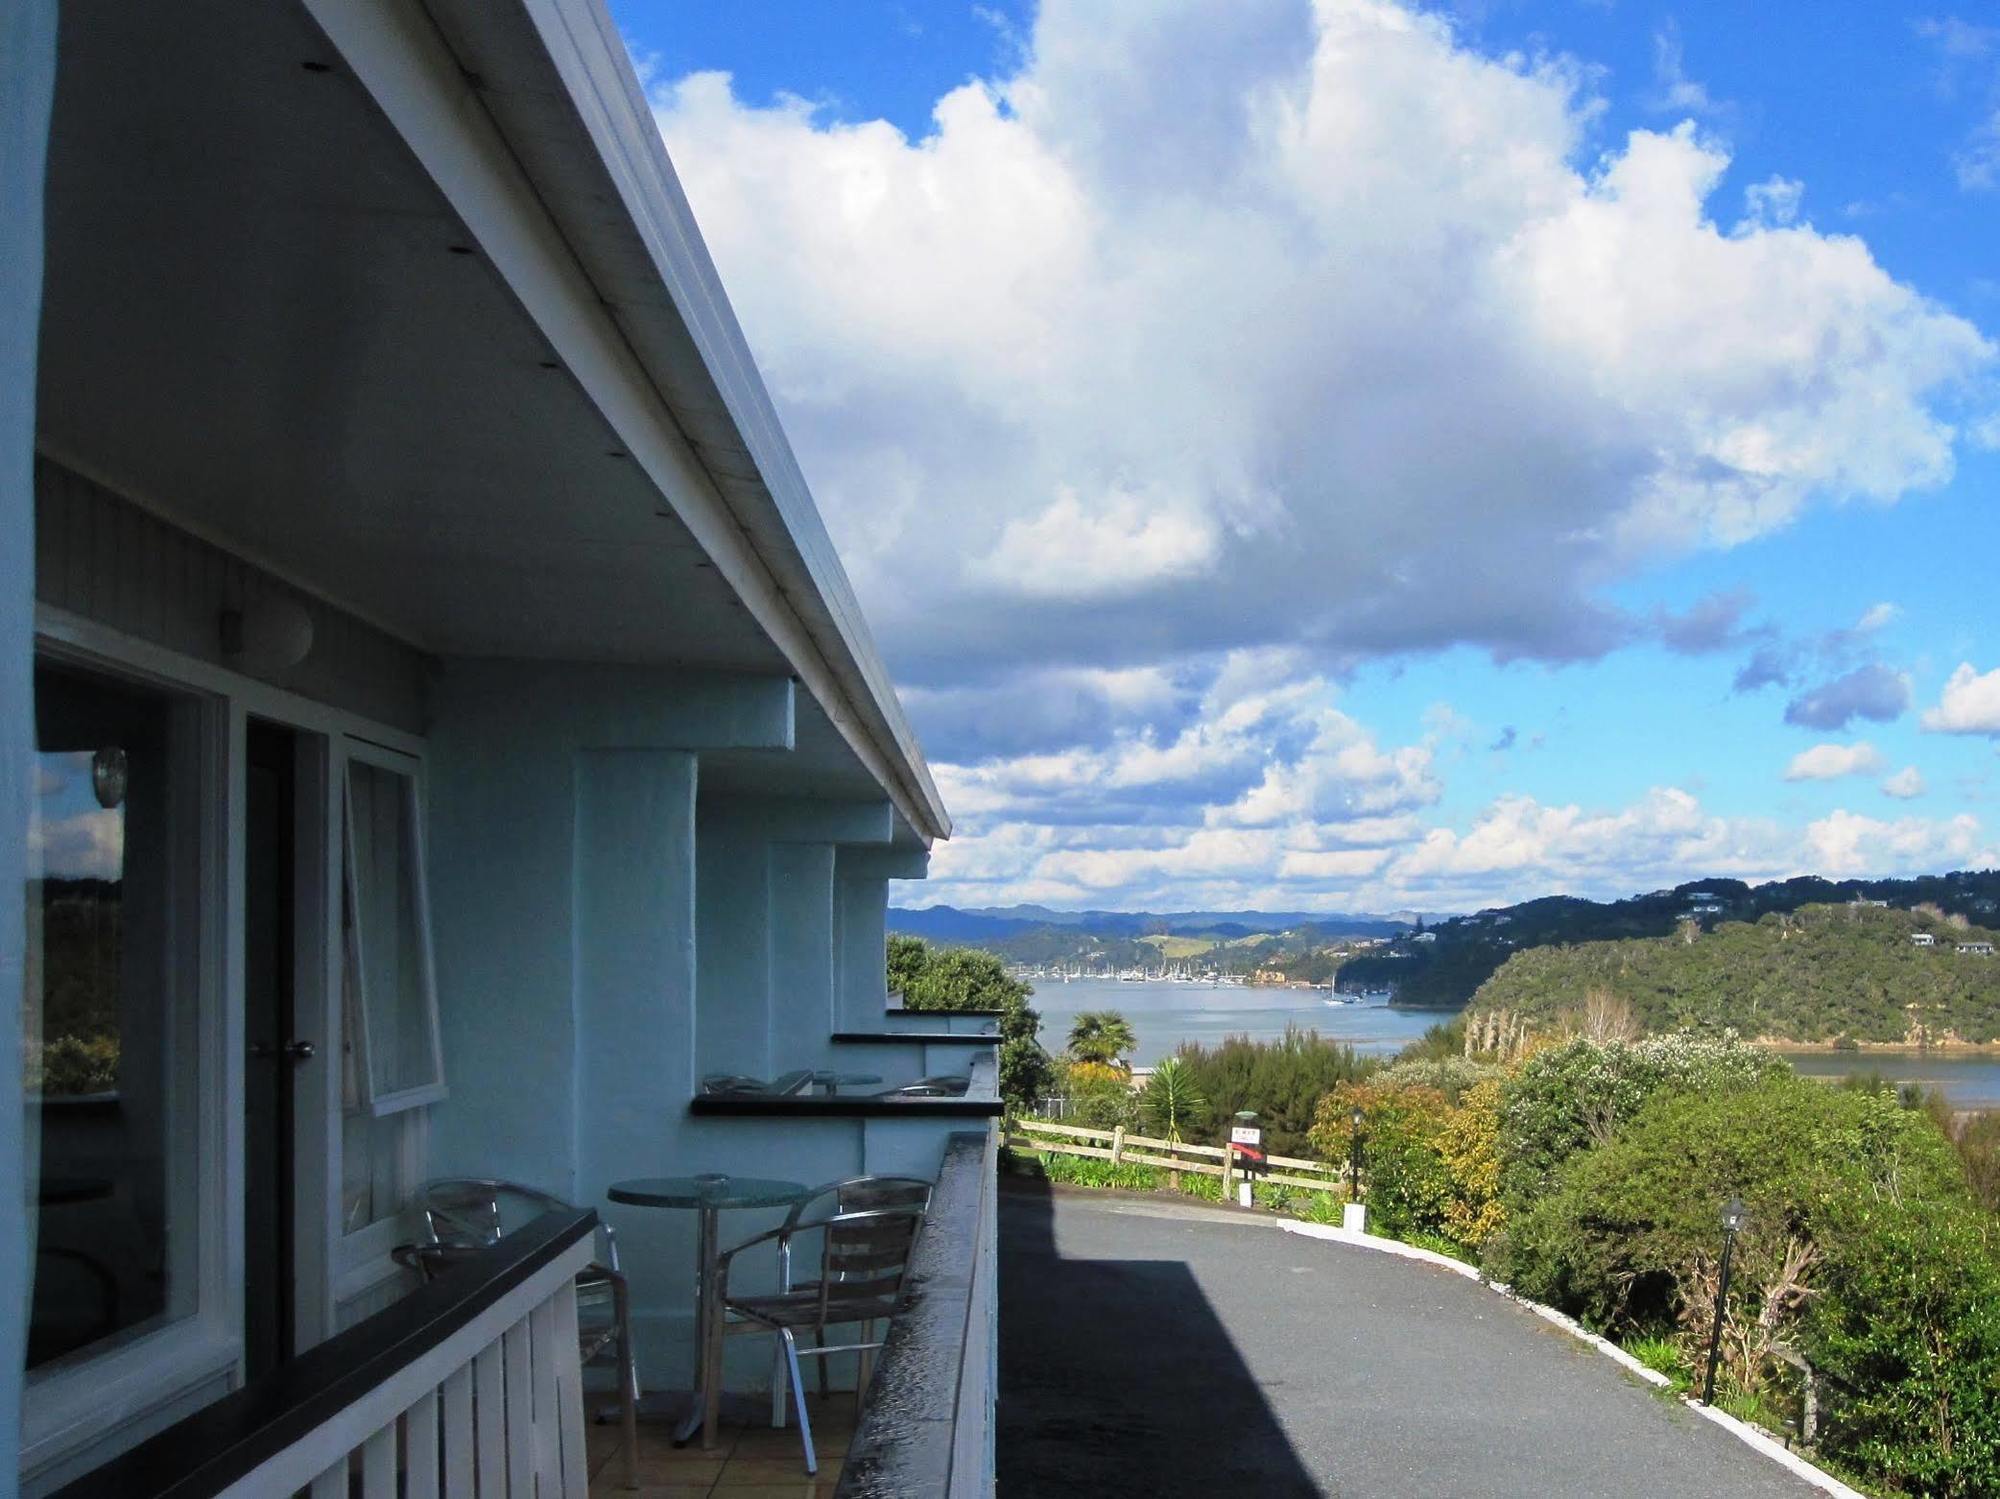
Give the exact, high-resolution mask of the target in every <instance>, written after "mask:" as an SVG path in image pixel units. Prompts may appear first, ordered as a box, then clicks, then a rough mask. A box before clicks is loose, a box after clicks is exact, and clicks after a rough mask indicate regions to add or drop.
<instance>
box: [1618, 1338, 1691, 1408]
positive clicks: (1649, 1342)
mask: <svg viewBox="0 0 2000 1499" xmlns="http://www.w3.org/2000/svg"><path fill="white" fill-rule="evenodd" d="M1625 1351H1626V1352H1627V1353H1629V1354H1631V1355H1632V1357H1634V1358H1635V1359H1637V1360H1638V1361H1639V1362H1640V1363H1641V1364H1644V1365H1645V1366H1646V1367H1647V1368H1648V1369H1651V1370H1652V1371H1653V1372H1654V1373H1655V1374H1664V1375H1666V1377H1667V1378H1668V1380H1670V1381H1671V1382H1672V1385H1673V1390H1674V1393H1675V1394H1677V1395H1683V1394H1686V1393H1687V1392H1688V1391H1689V1390H1691V1389H1693V1388H1694V1371H1693V1370H1692V1369H1690V1368H1689V1367H1688V1363H1687V1360H1686V1358H1684V1357H1683V1356H1682V1354H1681V1350H1680V1345H1679V1344H1677V1343H1676V1342H1674V1340H1673V1339H1672V1338H1660V1337H1651V1338H1631V1339H1629V1340H1627V1342H1626V1343H1625Z"/></svg>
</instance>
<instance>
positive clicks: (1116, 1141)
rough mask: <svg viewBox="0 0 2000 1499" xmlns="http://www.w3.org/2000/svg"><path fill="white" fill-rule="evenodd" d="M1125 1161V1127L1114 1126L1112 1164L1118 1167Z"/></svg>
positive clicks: (1120, 1125) (1112, 1133) (1112, 1132)
mask: <svg viewBox="0 0 2000 1499" xmlns="http://www.w3.org/2000/svg"><path fill="white" fill-rule="evenodd" d="M1124 1159H1125V1126H1124V1125H1122V1124H1119V1125H1114V1126H1113V1127H1112V1130H1111V1164H1112V1165H1114V1166H1116V1165H1117V1164H1119V1162H1121V1161H1123V1160H1124Z"/></svg>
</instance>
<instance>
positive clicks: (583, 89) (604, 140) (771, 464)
mask: <svg viewBox="0 0 2000 1499" xmlns="http://www.w3.org/2000/svg"><path fill="white" fill-rule="evenodd" d="M488 3H489V4H490V3H491V0H488ZM512 3H513V4H514V5H516V6H518V7H519V11H520V13H521V14H522V15H523V16H524V18H525V19H526V20H527V21H528V22H529V23H530V25H532V27H533V28H534V30H535V32H536V34H537V35H538V36H539V37H540V39H541V42H542V46H543V47H544V49H545V50H546V54H547V56H546V63H547V64H548V65H549V66H552V67H553V68H554V70H555V73H556V75H557V77H558V79H559V80H560V83H561V87H562V89H563V92H564V93H565V94H566V96H567V101H568V103H569V105H570V107H571V108H572V110H574V112H575V116H576V121H577V123H578V124H579V125H580V126H581V128H582V129H583V131H584V132H586V135H587V141H584V142H579V144H580V145H583V144H587V146H588V148H589V149H590V151H591V152H592V155H593V157H594V161H593V165H594V166H595V167H596V168H597V169H598V170H599V171H601V172H603V173H604V174H605V175H606V176H607V177H608V179H609V180H610V182H611V183H612V185H613V186H614V188H615V189H616V191H617V192H618V194H619V197H620V200H621V203H622V206H623V209H624V218H625V220H626V222H625V223H623V224H620V225H618V226H617V227H618V228H620V229H629V231H630V232H631V233H632V234H633V235H634V236H635V237H636V238H637V240H638V241H639V242H640V243H641V244H642V245H643V246H644V249H645V252H646V254H647V257H648V258H649V259H650V261H651V263H652V265H653V268H654V271H655V273H656V274H657V275H658V276H659V279H660V283H661V285H662V287H663V288H664V290H665V291H666V293H667V295H668V297H669V298H670V299H671V301H672V304H673V307H674V310H675V311H676V312H677V313H678V314H679V316H680V319H681V322H682V325H683V327H684V329H685V332H686V334H687V336H688V337H689V338H690V339H691V340H692V341H693V342H694V344H695V346H696V348H697V349H698V351H699V353H700V356H701V359H702V363H703V366H704V369H705V372H706V375H707V377H708V379H709V380H710V381H711V382H712V383H713V385H714V387H715V393H716V396H717V399H718V403H719V405H720V406H721V407H722V409H723V410H724V411H725V412H726V413H727V416H728V419H729V421H730V422H731V423H732V424H733V425H734V427H735V429H736V432H737V434H738V437H739V439H740V441H741V443H742V446H743V448H744V450H745V451H746V452H747V453H748V454H749V455H750V457H751V459H752V461H753V462H754V464H755V467H756V470H757V474H758V477H759V479H760V480H761V483H760V484H759V485H758V486H757V487H758V489H759V490H761V492H762V498H763V499H764V500H765V501H766V503H767V506H768V513H767V515H764V516H756V515H748V516H746V515H742V514H741V513H740V511H739V513H738V520H739V524H741V526H742V530H743V532H744V535H745V539H746V540H747V541H748V543H749V545H750V546H751V548H752V549H753V550H754V551H755V552H756V553H757V554H758V556H759V557H760V559H761V560H762V561H763V562H764V563H765V565H766V566H767V567H768V568H769V569H770V572H771V575H772V577H773V579H774V580H775V582H776V584H777V588H778V591H779V592H780V593H781V594H782V595H783V601H784V604H785V605H786V606H787V607H788V608H789V610H790V611H791V612H792V613H793V614H795V615H796V616H797V618H798V620H799V623H800V624H801V625H802V626H803V627H804V629H805V632H806V634H807V635H808V636H809V637H810V638H811V640H812V642H813V644H814V645H815V646H816V647H817V649H818V653H819V654H820V656H821V657H822V658H823V664H824V666H825V668H826V669H827V670H828V671H829V672H830V673H831V675H832V677H833V679H834V683H835V684H837V685H838V688H839V690H840V695H841V696H842V697H844V698H845V699H846V700H847V701H846V704H845V705H844V706H846V707H847V708H848V709H849V710H850V712H852V713H853V715H854V717H856V718H858V719H859V720H860V722H859V723H858V724H854V723H852V722H851V720H850V717H849V713H843V712H842V711H841V707H842V706H843V705H841V704H837V703H834V702H828V701H826V698H825V693H824V691H823V690H822V688H821V685H820V684H819V683H816V682H815V681H814V680H813V678H814V677H815V676H816V675H817V673H814V672H812V671H811V670H810V666H811V665H813V664H817V663H807V662H795V665H796V666H798V667H799V669H800V673H801V677H802V679H803V680H804V681H805V683H806V685H807V686H808V688H809V689H810V690H812V691H813V693H814V696H815V697H818V698H820V699H821V702H822V706H823V707H824V708H825V709H826V711H827V714H828V716H829V717H830V718H831V719H832V720H833V721H834V723H835V724H836V726H837V727H839V728H840V730H841V731H842V733H843V734H844V735H847V736H848V737H849V738H850V742H851V741H852V733H853V730H854V729H857V728H858V729H859V730H861V732H863V733H864V734H865V735H866V737H867V738H869V739H870V740H872V741H874V745H875V748H876V750H877V751H878V753H879V754H880V755H881V757H882V758H883V760H885V761H886V762H887V764H886V766H884V767H883V768H886V769H890V770H892V772H895V773H896V774H895V777H894V778H895V779H897V780H900V781H902V782H903V786H902V788H900V789H902V790H904V791H905V792H906V797H907V800H908V801H909V802H910V803H911V804H912V805H911V806H910V808H909V809H908V810H909V811H910V812H911V813H912V814H914V815H912V817H911V821H912V822H913V823H917V824H919V826H920V830H921V831H922V832H923V833H924V834H926V835H927V836H930V837H936V838H948V837H950V835H951V818H950V814H949V812H948V811H947V810H946V808H945V805H944V801H943V798H942V797H941V796H940V795H939V793H938V789H937V785H936V783H935V781H934V780H933V779H932V777H931V773H930V767H929V765H928V764H927V763H926V761H925V759H924V754H923V750H922V748H921V747H920V746H919V744H918V742H917V738H916V735H915V733H914V731H913V730H912V729H911V727H910V724H909V721H908V719H907V717H906V716H905V714H904V712H903V707H902V703H901V701H900V700H899V699H898V697H897V695H896V690H895V686H894V684H893V683H892V682H891V681H890V678H889V673H888V669H887V667H886V666H885V665H884V663H883V661H882V658H881V655H880V653H879V651H878V650H877V649H876V646H875V643H874V639H873V636H872V633H871V632H870V630H869V628H868V625H867V621H866V619H865V618H864V616H863V615H862V612H861V607H860V604H859V602H858V601H857V600H856V598H855V596H854V590H853V586H852V585H851V584H850V583H849V581H848V578H847V572H846V569H845V568H844V567H843V566H842V565H841V562H840V558H839V554H838V553H837V552H836V551H835V549H834V546H833V542H832V539H831V537H829V536H828V534H827V531H826V526H825V523H824V521H823V520H822V519H821V517H820V513H819V508H818V506H817V505H816V504H815V503H814V501H813V498H812V493H811V490H810V488H809V487H808V485H807V483H806V480H805V475H804V474H803V472H802V471H801V470H800V468H799V465H798V460H797V458H796V457H795V455H794V454H793V452H792V448H791V444H790V442H789V440H788V439H787V438H786V436H785V433H784V428H783V425H782V424H781V423H780V421H779V419H778V414H777V410H776V408H775V407H774V406H773V405H772V402H771V398H770V394H769V392H768V391H767V390H766V388H765V385H764V381H763V377H762V375H761V374H760V373H759V372H758V369H757V365H756V361H755V358H754V357H753V356H752V354H751V352H750V347H749V344H748V342H747V341H746V340H745V338H744V336H743V331H742V328H741V325H740V324H739V323H738V322H737V320H736V314H735V312H734V310H733V308H732V307H731V306H730V303H729V299H728V295H727V293H726V292H725V291H724V289H723V286H722V280H721V277H720V275H719V274H718V273H717V271H716V268H715V264H714V261H713V260H712V259H711V257H710V256H709V253H708V248H707V245H706V243H705V242H704V240H703V239H702V236H701V231H700V227H699V225H698V224H697V223H696V222H695V218H694V214H693V210H692V209H691V208H690V207H689V205H688V202H687V198H686V195H685V194H684V193H683V192H682V190H681V186H680V179H679V177H678V176H677V175H676V173H675V172H674V169H673V164H672V162H671V161H670V160H669V158H668V156H667V150H666V145H665V143H664V142H663V141H662V140H661V139H660V134H659V130H658V128H657V126H656V125H655V124H654V121H653V116H652V112H651V109H650V107H649V106H648V104H647V102H646V98H645V93H644V90H643V88H642V87H641V85H640V82H639V78H638V74H637V73H636V71H635V70H634V69H633V66H632V61H631V58H630V56H629V54H628V53H627V51H626V48H625V44H624V41H623V40H622V38H621V37H620V36H619V34H618V31H617V28H616V26H615V25H614V23H613V22H612V20H611V18H610V16H609V14H608V13H607V12H606V11H605V9H604V7H603V5H602V4H601V3H599V0H512ZM493 118H494V123H495V125H496V128H498V129H500V130H501V131H502V133H503V135H504V134H505V133H506V128H507V125H506V120H505V119H504V116H503V115H502V114H501V113H497V112H496V113H494V115H493ZM542 144H543V145H545V146H546V145H547V144H548V142H547V141H544V142H543V143H542ZM544 201H545V203H547V204H548V206H549V209H550V212H551V214H552V215H556V216H558V218H560V214H559V210H558V208H557V206H556V204H555V203H554V202H551V201H550V200H549V199H548V198H545V199H544ZM605 227H606V225H605V221H604V219H603V218H602V217H600V218H598V219H596V220H595V221H591V222H584V223H576V224H565V225H564V226H563V232H564V234H565V235H566V236H568V237H570V238H571V240H572V243H579V242H583V241H587V240H588V239H589V238H590V237H591V236H593V235H601V234H602V233H603V232H604V231H605ZM605 301H606V304H607V305H610V306H614V307H615V306H616V305H617V303H618V301H619V299H618V298H617V297H616V296H615V295H614V294H612V293H610V292H609V291H607V292H606V293H605ZM635 352H639V351H637V350H636V349H635ZM640 357H641V360H642V362H644V356H643V354H641V355H640ZM656 373H660V374H662V375H663V374H664V372H656ZM661 383H662V388H663V389H664V385H665V381H664V379H662V382H661ZM662 399H664V396H662ZM696 452H697V459H698V461H699V459H700V452H699V448H697V449H696ZM715 488H716V492H717V494H718V495H719V496H720V498H721V501H722V503H723V504H724V505H725V506H727V507H729V508H730V509H731V510H732V511H736V510H738V502H737V501H736V500H735V499H733V498H732V495H731V491H730V488H729V486H727V485H725V484H724V483H722V482H721V480H720V477H719V476H718V478H717V482H716V485H715ZM759 520H767V521H771V522H775V526H776V530H777V531H778V532H779V533H780V534H781V535H782V536H783V537H784V538H785V540H787V541H788V542H789V543H790V545H789V546H787V547H780V548H776V549H774V548H773V546H772V543H771V539H770V528H769V527H767V526H763V525H757V524H755V522H756V521H759ZM774 551H775V555H774ZM788 579H790V580H793V586H789V587H788V586H787V583H788ZM801 585H803V586H801ZM780 644H781V648H783V644H782V642H781V643H780ZM856 748H857V750H859V749H860V748H861V747H860V746H859V745H857V746H856ZM863 758H864V760H867V759H869V758H871V757H869V756H867V755H866V754H865V753H864V755H863Z"/></svg>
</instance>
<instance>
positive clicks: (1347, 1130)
mask: <svg viewBox="0 0 2000 1499" xmlns="http://www.w3.org/2000/svg"><path fill="white" fill-rule="evenodd" d="M1380 1076H1381V1077H1386V1074H1382V1075H1380ZM1500 1100H1501V1092H1500V1085H1499V1083H1498V1082H1496V1081H1493V1080H1490V1079H1489V1080H1487V1081H1484V1082H1480V1083H1477V1084H1475V1085H1474V1086H1473V1087H1472V1088H1471V1089H1470V1090H1469V1091H1468V1092H1467V1093H1466V1094H1465V1096H1464V1098H1463V1100H1462V1101H1461V1102H1458V1103H1454V1102H1453V1101H1452V1100H1451V1099H1449V1098H1448V1097H1446V1095H1445V1094H1444V1093H1443V1092H1441V1091H1440V1090H1438V1089H1436V1088H1429V1087H1415V1086H1407V1085H1406V1086H1400V1087H1398V1086H1392V1085H1390V1084H1388V1083H1387V1082H1385V1081H1382V1080H1379V1079H1371V1080H1369V1081H1368V1082H1365V1083H1350V1084H1346V1085H1344V1086H1342V1087H1339V1088H1336V1089H1334V1091H1333V1092H1331V1093H1329V1094H1328V1095H1327V1096H1326V1097H1325V1099H1323V1100H1322V1101H1321V1103H1320V1108H1319V1114H1318V1121H1317V1123H1315V1125H1314V1126H1313V1132H1312V1136H1311V1144H1312V1147H1313V1149H1314V1150H1315V1151H1316V1152H1317V1154H1318V1157H1319V1159H1321V1160H1323V1161H1329V1162H1336V1163H1345V1162H1346V1161H1347V1160H1348V1159H1349V1154H1350V1151H1351V1149H1352V1146H1353V1141H1354V1124H1353V1113H1354V1110H1355V1109H1356V1108H1359V1109H1360V1110H1361V1111H1362V1115H1363V1122H1362V1130H1361V1132H1362V1147H1363V1154H1364V1156H1365V1161H1364V1164H1363V1169H1362V1176H1363V1181H1364V1183H1365V1186H1366V1195H1367V1198H1368V1215H1369V1219H1370V1227H1371V1228H1373V1230H1374V1231H1375V1232H1376V1233H1379V1234H1384V1235H1386V1236H1388V1237H1390V1238H1395V1239H1407V1240H1409V1241H1411V1242H1412V1243H1415V1242H1417V1241H1418V1236H1419V1235H1429V1236H1433V1237H1435V1238H1437V1239H1439V1240H1441V1241H1443V1242H1445V1243H1447V1244H1448V1245H1449V1246H1450V1247H1449V1249H1448V1250H1447V1251H1446V1252H1448V1253H1450V1254H1452V1255H1453V1256H1455V1257H1458V1258H1461V1259H1462V1258H1466V1257H1467V1256H1468V1255H1477V1253H1478V1252H1479V1250H1480V1248H1481V1246H1483V1245H1484V1244H1485V1243H1486V1241H1487V1240H1488V1239H1489V1238H1491V1237H1492V1236H1493V1234H1494V1233H1495V1232H1496V1231H1497V1230H1498V1228H1499V1227H1500V1224H1501V1222H1502V1220H1503V1217H1504V1214H1503V1212H1502V1209H1501V1206H1500V1202H1499V1195H1498V1194H1499V1186H1500V1153H1499V1123H1500Z"/></svg>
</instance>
